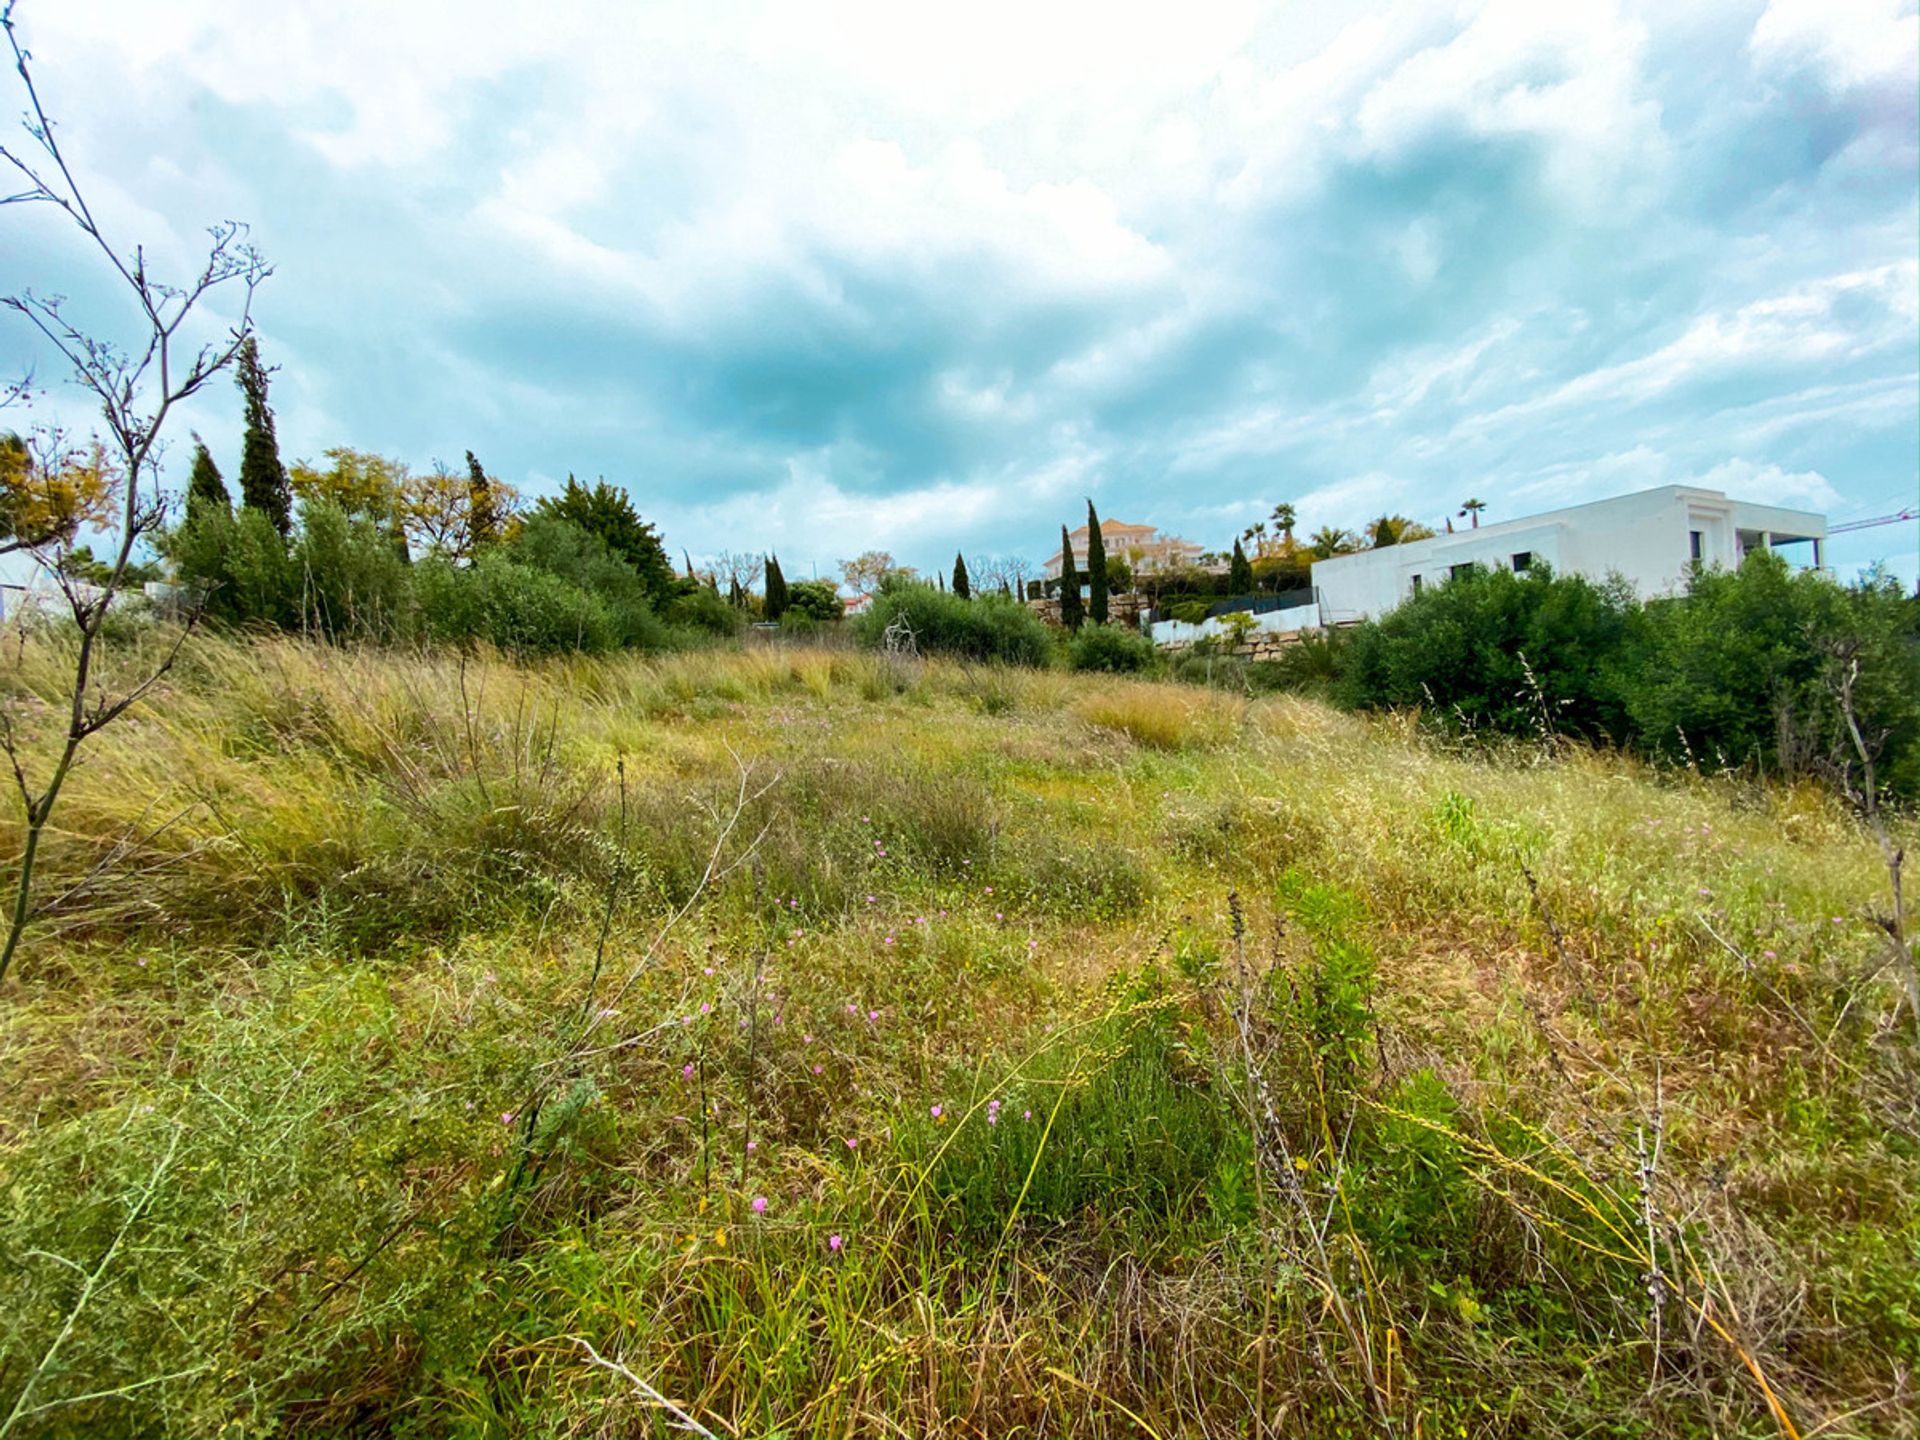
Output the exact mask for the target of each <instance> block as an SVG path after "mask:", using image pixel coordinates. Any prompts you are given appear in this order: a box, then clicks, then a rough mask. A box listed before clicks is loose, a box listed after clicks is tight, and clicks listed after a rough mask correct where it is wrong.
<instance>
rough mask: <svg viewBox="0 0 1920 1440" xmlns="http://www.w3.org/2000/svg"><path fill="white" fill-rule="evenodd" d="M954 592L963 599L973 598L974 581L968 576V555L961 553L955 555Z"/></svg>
mask: <svg viewBox="0 0 1920 1440" xmlns="http://www.w3.org/2000/svg"><path fill="white" fill-rule="evenodd" d="M953 593H954V594H956V595H958V596H959V597H960V598H961V599H962V600H971V599H972V598H973V582H972V581H971V580H969V579H968V578H967V557H966V556H964V555H960V554H956V555H955V556H954V557H953Z"/></svg>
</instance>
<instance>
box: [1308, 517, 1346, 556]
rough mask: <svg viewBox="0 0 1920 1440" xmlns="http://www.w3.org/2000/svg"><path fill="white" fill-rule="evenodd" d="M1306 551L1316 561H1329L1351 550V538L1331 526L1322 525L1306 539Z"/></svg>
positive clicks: (1344, 532) (1343, 531)
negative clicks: (1310, 553) (1308, 551)
mask: <svg viewBox="0 0 1920 1440" xmlns="http://www.w3.org/2000/svg"><path fill="white" fill-rule="evenodd" d="M1307 549H1308V550H1310V551H1311V552H1312V554H1313V558H1314V559H1316V560H1331V559H1332V558H1333V557H1334V556H1336V555H1344V554H1346V553H1347V551H1349V550H1351V549H1353V536H1351V535H1350V534H1348V533H1347V532H1346V531H1345V530H1341V529H1338V528H1337V527H1335V526H1332V525H1322V526H1321V527H1320V528H1319V529H1318V530H1316V531H1314V532H1313V534H1312V535H1310V536H1308V537H1307Z"/></svg>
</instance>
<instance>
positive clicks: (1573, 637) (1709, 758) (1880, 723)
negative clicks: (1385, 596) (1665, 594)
mask: <svg viewBox="0 0 1920 1440" xmlns="http://www.w3.org/2000/svg"><path fill="white" fill-rule="evenodd" d="M1276 666H1277V671H1276V673H1275V674H1274V676H1273V678H1275V679H1276V680H1277V681H1278V683H1280V684H1281V685H1282V686H1283V687H1284V688H1287V689H1294V690H1307V691H1311V690H1315V689H1320V690H1322V691H1327V692H1330V693H1332V694H1333V695H1335V696H1336V697H1337V698H1338V699H1339V700H1341V701H1342V702H1343V703H1345V704H1347V705H1350V706H1354V707H1359V708H1377V707H1386V706H1422V707H1427V708H1428V709H1429V710H1430V711H1431V712H1432V713H1433V714H1434V715H1435V716H1436V717H1437V718H1438V719H1439V720H1441V721H1442V723H1446V724H1449V725H1457V726H1460V727H1462V728H1486V729H1491V730H1494V731H1499V732H1503V733H1508V734H1516V735H1526V734H1538V733H1541V732H1542V731H1543V730H1549V729H1550V730H1551V731H1553V732H1555V733H1560V734H1569V735H1577V736H1581V737H1584V738H1588V739H1596V740H1599V739H1610V740H1613V741H1615V742H1616V743H1620V744H1627V745H1632V746H1633V747H1635V748H1637V749H1639V750H1641V751H1643V752H1644V753H1647V754H1651V755H1655V756H1659V757H1662V758H1666V759H1672V760H1680V761H1684V762H1687V763H1694V764H1700V765H1704V766H1710V767H1712V768H1715V769H1739V768H1746V767H1754V768H1759V769H1765V770H1776V771H1780V772H1784V773H1787V774H1815V775H1823V776H1828V777H1833V776H1836V775H1840V774H1843V773H1846V772H1851V771H1852V770H1853V769H1854V767H1855V766H1856V765H1857V756H1856V755H1855V754H1854V749H1853V742H1852V738H1851V736H1850V734H1849V733H1848V730H1847V727H1846V724H1845V721H1844V718H1843V716H1842V713H1841V710H1840V707H1839V704H1838V701H1837V698H1836V697H1837V681H1838V679H1839V678H1840V676H1841V675H1842V673H1843V672H1844V671H1846V670H1847V669H1848V668H1849V667H1852V668H1853V670H1854V673H1855V675H1856V680H1855V682H1854V704H1855V709H1856V713H1857V717H1858V720H1859V725H1860V729H1861V732H1862V735H1863V738H1865V739H1866V740H1867V742H1868V745H1869V748H1870V750H1871V751H1872V752H1873V753H1874V756H1875V762H1876V769H1877V775H1876V779H1877V781H1878V783H1880V784H1882V785H1883V786H1885V787H1886V788H1888V789H1890V790H1892V791H1893V792H1894V793H1895V794H1899V795H1904V796H1913V795H1920V600H1916V599H1915V598H1914V597H1911V596H1906V595H1903V594H1901V592H1900V590H1899V588H1898V587H1897V585H1896V584H1895V583H1894V582H1893V581H1892V580H1890V579H1887V578H1885V577H1882V576H1872V577H1868V578H1866V579H1863V580H1862V581H1860V582H1858V583H1857V584H1854V585H1852V586H1840V585H1837V584H1835V583H1834V582H1833V581H1832V580H1830V579H1828V578H1827V577H1826V576H1824V575H1821V574H1819V573H1817V572H1812V571H1802V572H1799V573H1794V572H1791V571H1789V570H1788V568H1787V566H1786V563H1785V562H1784V561H1783V560H1782V559H1781V558H1780V557H1779V556H1777V555H1771V554H1767V553H1764V552H1762V553H1756V554H1754V555H1752V556H1750V557H1748V559H1747V561H1746V563H1745V564H1744V565H1742V566H1741V567H1740V569H1739V570H1737V571H1725V570H1702V571H1700V572H1698V573H1696V574H1695V575H1694V576H1693V578H1692V580H1691V582H1690V583H1689V585H1688V589H1687V592H1686V594H1684V595H1681V596H1675V597H1670V598H1662V599H1656V600H1652V601H1649V602H1647V603H1646V604H1644V605H1643V604H1641V603H1640V602H1639V601H1637V600H1636V599H1635V598H1634V597H1633V595H1632V594H1631V593H1630V592H1629V591H1628V590H1627V589H1625V588H1624V587H1623V586H1615V585H1595V584H1593V583H1592V582H1590V581H1587V580H1584V579H1581V578H1579V577H1577V576H1555V575H1552V574H1550V573H1548V572H1547V571H1545V570H1544V569H1542V568H1536V569H1535V570H1532V571H1529V572H1528V573H1526V574H1525V575H1514V574H1513V573H1511V572H1510V571H1505V570H1496V571H1475V572H1473V573H1470V574H1468V575H1464V576H1461V577H1459V578H1457V579H1454V580H1450V581H1448V582H1447V583H1446V584H1444V585H1439V586H1435V587H1433V588H1432V589H1429V590H1426V591H1424V592H1422V593H1421V594H1419V595H1416V596H1414V597H1413V598H1412V599H1410V600H1408V601H1407V602H1406V603H1405V604H1403V605H1401V606H1400V607H1399V608H1398V609H1396V610H1394V611H1392V612H1391V613H1389V614H1387V615H1384V616H1382V617H1381V618H1380V619H1378V620H1375V621H1371V622H1368V623H1366V624H1363V625H1359V626H1356V627H1354V628H1353V629H1352V630H1351V631H1349V632H1347V633H1346V636H1345V638H1344V639H1336V640H1330V641H1327V642H1309V643H1308V644H1306V645H1302V646H1298V647H1295V649H1294V650H1293V651H1292V652H1290V653H1289V654H1288V655H1287V656H1285V657H1283V658H1282V659H1281V660H1280V661H1278V662H1276ZM1262 668H1263V669H1264V668H1265V667H1262Z"/></svg>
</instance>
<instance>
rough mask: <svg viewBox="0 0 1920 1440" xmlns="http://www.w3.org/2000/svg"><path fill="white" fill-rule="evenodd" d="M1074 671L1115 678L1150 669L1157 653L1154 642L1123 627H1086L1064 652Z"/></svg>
mask: <svg viewBox="0 0 1920 1440" xmlns="http://www.w3.org/2000/svg"><path fill="white" fill-rule="evenodd" d="M1067 654H1068V658H1069V659H1070V660H1071V662H1072V664H1073V668H1074V669H1076V670H1106V671H1111V672H1113V673H1116V674H1122V673H1132V672H1135V671H1140V670H1147V669H1150V668H1152V666H1153V664H1154V661H1155V659H1156V658H1157V653H1156V652H1155V650H1154V648H1153V642H1152V641H1151V640H1149V639H1148V638H1147V637H1146V636H1144V635H1142V634H1141V633H1140V632H1139V631H1138V630H1130V629H1128V628H1127V627H1126V626H1124V625H1087V626H1083V627H1082V628H1081V630H1080V633H1079V634H1077V635H1075V636H1074V637H1073V643H1072V644H1071V645H1070V646H1069V647H1068V650H1067Z"/></svg>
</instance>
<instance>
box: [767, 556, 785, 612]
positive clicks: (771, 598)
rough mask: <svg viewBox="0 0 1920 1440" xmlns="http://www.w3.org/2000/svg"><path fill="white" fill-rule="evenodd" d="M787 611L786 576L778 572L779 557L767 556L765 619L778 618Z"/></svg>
mask: <svg viewBox="0 0 1920 1440" xmlns="http://www.w3.org/2000/svg"><path fill="white" fill-rule="evenodd" d="M786 613H787V577H786V576H785V575H783V574H781V573H780V557H779V556H778V555H769V556H768V557H767V619H769V620H778V619H779V618H780V617H781V616H782V615H784V614H786Z"/></svg>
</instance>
